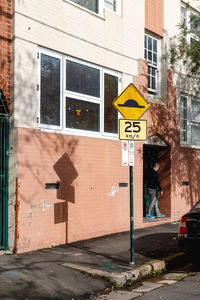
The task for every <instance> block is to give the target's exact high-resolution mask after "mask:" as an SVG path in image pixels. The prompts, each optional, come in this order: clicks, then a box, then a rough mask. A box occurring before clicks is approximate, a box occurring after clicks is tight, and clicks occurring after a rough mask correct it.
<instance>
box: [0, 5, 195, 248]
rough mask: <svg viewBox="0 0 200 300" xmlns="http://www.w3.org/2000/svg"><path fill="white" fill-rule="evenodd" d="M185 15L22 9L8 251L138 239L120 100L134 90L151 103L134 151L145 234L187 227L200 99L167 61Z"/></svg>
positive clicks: (95, 8) (160, 10)
mask: <svg viewBox="0 0 200 300" xmlns="http://www.w3.org/2000/svg"><path fill="white" fill-rule="evenodd" d="M5 3H9V1H5ZM191 4H192V5H193V6H194V7H196V1H191ZM9 7H10V6H9ZM185 11H186V13H188V12H187V8H186V6H185V5H184V3H182V2H180V1H179V0H176V1H173V4H172V1H166V0H165V1H164V0H146V1H145V0H140V1H136V0H126V1H123V0H115V1H114V0H105V1H104V0H96V1H85V0H59V1H58V0H51V1H50V2H49V1H38V0H35V1H30V0H28V1H25V2H24V1H14V3H13V6H12V13H11V16H12V34H13V35H12V40H11V41H10V40H8V41H7V43H9V45H10V43H11V42H12V58H13V59H12V65H11V67H12V87H13V89H12V95H11V101H10V134H9V191H8V248H9V249H11V250H15V251H16V252H17V253H20V252H26V251H31V250H35V249H39V248H44V247H49V246H52V245H59V244H64V243H69V242H73V241H77V240H83V239H88V238H92V237H97V236H101V235H106V234H111V233H116V232H122V231H127V230H129V223H130V217H129V205H130V204H129V169H128V167H124V166H122V163H121V141H119V139H118V118H119V117H120V116H119V115H118V113H117V111H115V109H114V107H113V105H112V102H113V100H114V99H115V98H116V97H117V96H118V95H119V94H120V93H121V91H123V90H124V89H125V88H126V87H127V85H128V84H130V83H131V82H132V83H134V84H135V86H136V87H137V89H138V90H139V91H140V93H141V94H142V95H143V96H144V97H145V99H146V100H147V101H148V103H149V105H150V108H149V110H148V111H147V112H146V113H145V114H144V115H143V117H142V118H143V119H147V120H148V138H147V141H145V142H135V164H134V176H133V183H134V226H135V228H141V227H146V226H152V225H156V224H160V223H164V222H171V221H177V220H178V219H179V218H180V217H181V215H182V214H183V213H184V212H185V211H187V210H188V209H189V208H190V207H191V205H193V204H194V203H196V202H197V200H198V199H199V196H200V195H199V194H200V188H199V175H200V167H199V165H200V164H199V161H200V152H199V147H200V139H199V135H198V133H199V131H198V130H199V127H198V125H199V124H198V122H200V120H198V118H197V117H196V118H195V117H194V120H192V119H189V118H187V114H186V112H185V111H186V110H187V109H192V104H193V107H195V109H196V107H198V106H199V103H200V102H198V101H199V100H198V99H197V98H196V97H195V95H192V94H191V91H190V90H186V87H185V86H184V85H181V84H180V83H179V76H178V75H177V74H173V73H172V71H171V70H169V69H168V66H167V63H166V61H165V60H164V59H163V58H162V55H163V53H164V51H165V49H166V47H167V44H168V39H169V38H170V37H171V36H174V35H175V34H176V31H177V26H176V25H177V24H178V23H179V22H180V20H181V18H182V16H183V15H184V13H185ZM1 12H2V9H1ZM1 16H2V13H1ZM7 17H8V16H7ZM8 18H9V17H8ZM9 26H10V25H9ZM9 38H11V37H10V36H9ZM1 40H3V33H2V34H1ZM9 58H10V57H9ZM1 59H2V58H1ZM10 62H11V61H10V60H9V61H8V64H7V66H10V65H9V63H10ZM7 75H10V74H7ZM9 80H11V79H10V78H9ZM7 82H8V86H9V87H10V86H11V84H10V83H9V81H7ZM0 88H1V86H0ZM2 89H3V88H2ZM9 91H10V92H11V90H9ZM9 95H10V94H9ZM9 95H6V96H7V97H8V99H9ZM7 97H6V98H7ZM189 102H190V106H189V104H187V105H186V103H189ZM188 114H189V112H188ZM185 120H186V121H185ZM184 121H185V122H186V123H187V122H188V124H189V122H190V124H189V125H188V126H185V122H184ZM194 126H195V127H194ZM155 160H159V162H160V165H161V168H160V180H161V185H162V187H163V192H164V193H163V196H162V197H160V199H159V206H160V210H161V212H162V213H164V214H165V215H166V218H165V219H161V220H156V221H155V222H153V223H152V222H148V221H147V220H146V219H145V218H144V216H145V212H146V209H147V206H148V201H149V199H148V195H147V191H146V173H147V170H148V168H149V167H150V165H151V164H152V163H153V161H155Z"/></svg>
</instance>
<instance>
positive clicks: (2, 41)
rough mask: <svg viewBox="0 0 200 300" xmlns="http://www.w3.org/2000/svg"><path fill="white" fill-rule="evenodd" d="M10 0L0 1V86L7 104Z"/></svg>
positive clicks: (10, 32) (9, 68) (9, 88)
mask: <svg viewBox="0 0 200 300" xmlns="http://www.w3.org/2000/svg"><path fill="white" fill-rule="evenodd" d="M11 39H12V1H11V0H1V1H0V88H1V89H2V90H3V91H4V95H5V96H6V101H7V104H8V106H10V98H11Z"/></svg>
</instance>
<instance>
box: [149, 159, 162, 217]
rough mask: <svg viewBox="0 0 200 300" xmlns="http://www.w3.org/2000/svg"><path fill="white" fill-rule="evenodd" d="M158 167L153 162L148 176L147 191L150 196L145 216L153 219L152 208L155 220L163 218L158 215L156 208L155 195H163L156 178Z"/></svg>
mask: <svg viewBox="0 0 200 300" xmlns="http://www.w3.org/2000/svg"><path fill="white" fill-rule="evenodd" d="M159 167H160V165H159V163H158V162H155V163H154V165H153V166H152V168H151V169H150V171H149V174H148V181H147V190H148V193H149V195H150V205H149V208H148V213H147V214H146V218H154V216H153V215H152V214H151V210H152V209H153V208H155V213H156V217H157V218H162V217H165V215H163V214H161V213H160V211H159V208H158V198H157V193H158V192H160V194H161V195H162V194H163V191H162V187H161V185H160V181H159V176H158V170H159Z"/></svg>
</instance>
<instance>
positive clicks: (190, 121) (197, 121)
mask: <svg viewBox="0 0 200 300" xmlns="http://www.w3.org/2000/svg"><path fill="white" fill-rule="evenodd" d="M179 111H180V121H181V124H180V125H181V143H183V144H189V145H192V146H198V147H199V146H200V101H199V100H197V99H193V98H191V97H189V96H184V95H182V96H181V98H180V103H179Z"/></svg>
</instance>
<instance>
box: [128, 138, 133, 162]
mask: <svg viewBox="0 0 200 300" xmlns="http://www.w3.org/2000/svg"><path fill="white" fill-rule="evenodd" d="M129 166H134V142H132V141H129Z"/></svg>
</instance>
